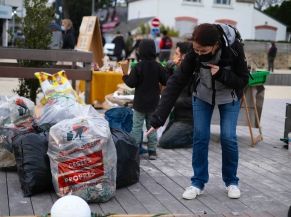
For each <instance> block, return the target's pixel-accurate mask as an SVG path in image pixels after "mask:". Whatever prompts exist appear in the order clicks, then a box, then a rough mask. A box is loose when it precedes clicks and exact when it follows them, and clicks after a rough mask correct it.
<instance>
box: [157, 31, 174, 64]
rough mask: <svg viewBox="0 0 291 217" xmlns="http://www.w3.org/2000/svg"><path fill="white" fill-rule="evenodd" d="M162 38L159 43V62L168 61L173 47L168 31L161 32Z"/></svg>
mask: <svg viewBox="0 0 291 217" xmlns="http://www.w3.org/2000/svg"><path fill="white" fill-rule="evenodd" d="M162 34H163V37H162V39H161V41H160V55H159V59H160V62H163V61H168V60H169V59H170V55H171V49H172V47H173V41H172V39H171V37H170V36H168V31H167V30H164V31H163V32H162Z"/></svg>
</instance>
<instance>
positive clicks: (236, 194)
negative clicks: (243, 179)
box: [226, 185, 240, 199]
mask: <svg viewBox="0 0 291 217" xmlns="http://www.w3.org/2000/svg"><path fill="white" fill-rule="evenodd" d="M226 190H227V196H228V197H229V198H232V199H237V198H240V190H239V188H238V186H237V185H229V186H228V187H226Z"/></svg>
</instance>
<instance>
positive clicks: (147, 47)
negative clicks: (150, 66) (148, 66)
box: [138, 39, 156, 60]
mask: <svg viewBox="0 0 291 217" xmlns="http://www.w3.org/2000/svg"><path fill="white" fill-rule="evenodd" d="M138 52H139V56H140V59H141V60H153V59H155V58H156V46H155V42H154V41H153V40H152V39H143V40H142V41H141V42H140V44H139V47H138Z"/></svg>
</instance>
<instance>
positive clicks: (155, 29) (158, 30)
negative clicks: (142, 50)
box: [151, 27, 160, 37]
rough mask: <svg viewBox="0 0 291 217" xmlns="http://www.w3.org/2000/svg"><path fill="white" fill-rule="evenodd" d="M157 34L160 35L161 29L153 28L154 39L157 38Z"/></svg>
mask: <svg viewBox="0 0 291 217" xmlns="http://www.w3.org/2000/svg"><path fill="white" fill-rule="evenodd" d="M157 34H160V28H159V27H152V28H151V35H152V36H153V37H155V36H157Z"/></svg>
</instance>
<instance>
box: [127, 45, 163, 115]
mask: <svg viewBox="0 0 291 217" xmlns="http://www.w3.org/2000/svg"><path fill="white" fill-rule="evenodd" d="M138 52H139V56H140V59H141V61H140V62H139V63H137V64H136V65H135V66H134V67H133V68H132V70H131V71H130V74H129V75H124V76H123V77H122V79H123V81H124V83H125V84H126V85H127V86H129V87H132V88H135V93H134V101H133V108H134V109H135V110H137V111H139V112H142V113H151V112H154V111H155V109H156V107H157V105H158V103H159V99H160V84H161V85H166V72H165V69H164V68H163V67H162V66H161V65H160V64H159V63H158V62H157V61H156V60H155V58H156V47H155V43H154V41H153V40H150V39H144V40H142V41H141V42H140V44H139V48H138Z"/></svg>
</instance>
